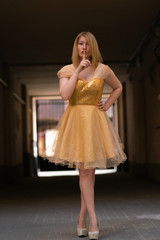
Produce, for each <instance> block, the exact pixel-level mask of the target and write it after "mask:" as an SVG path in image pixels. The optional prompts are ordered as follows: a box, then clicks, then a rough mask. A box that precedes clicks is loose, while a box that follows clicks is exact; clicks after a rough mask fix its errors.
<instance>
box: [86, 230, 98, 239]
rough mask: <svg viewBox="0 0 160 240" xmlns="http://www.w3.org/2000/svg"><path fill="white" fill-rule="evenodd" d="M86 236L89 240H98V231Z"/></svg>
mask: <svg viewBox="0 0 160 240" xmlns="http://www.w3.org/2000/svg"><path fill="white" fill-rule="evenodd" d="M88 236H89V239H90V240H98V238H99V231H97V232H89V233H88Z"/></svg>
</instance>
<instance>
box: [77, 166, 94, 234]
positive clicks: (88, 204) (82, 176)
mask: <svg viewBox="0 0 160 240" xmlns="http://www.w3.org/2000/svg"><path fill="white" fill-rule="evenodd" d="M79 180H80V190H81V194H82V197H81V199H82V202H81V204H82V207H83V210H85V211H83V214H86V210H87V211H88V214H89V220H90V228H89V231H91V232H94V231H97V230H98V228H97V216H96V212H95V205H94V183H95V169H79ZM80 213H81V212H80Z"/></svg>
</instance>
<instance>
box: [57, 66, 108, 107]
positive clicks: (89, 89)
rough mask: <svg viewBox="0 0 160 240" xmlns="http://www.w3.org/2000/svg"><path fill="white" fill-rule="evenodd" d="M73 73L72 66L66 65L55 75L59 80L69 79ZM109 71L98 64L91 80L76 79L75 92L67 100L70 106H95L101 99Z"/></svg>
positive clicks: (106, 67)
mask: <svg viewBox="0 0 160 240" xmlns="http://www.w3.org/2000/svg"><path fill="white" fill-rule="evenodd" d="M74 71H75V68H74V67H73V65H71V64H70V65H66V66H64V67H63V68H61V69H60V71H59V72H58V73H57V76H58V77H59V78H68V79H69V78H71V76H72V75H73V73H74ZM110 71H111V70H110V69H109V67H108V66H107V65H104V64H102V63H99V64H98V66H97V68H96V69H95V72H94V74H93V75H92V78H91V79H89V80H84V79H83V78H80V77H78V81H77V83H76V87H75V90H74V92H73V94H72V96H71V98H70V99H69V104H70V105H72V106H73V105H97V103H98V101H99V100H100V99H101V97H102V92H103V86H104V80H105V79H107V78H108V76H109V72H110Z"/></svg>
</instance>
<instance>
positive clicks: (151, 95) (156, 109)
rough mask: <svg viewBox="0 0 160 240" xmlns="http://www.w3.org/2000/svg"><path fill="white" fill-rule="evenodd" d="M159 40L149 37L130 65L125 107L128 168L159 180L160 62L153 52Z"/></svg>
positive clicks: (140, 174)
mask: <svg viewBox="0 0 160 240" xmlns="http://www.w3.org/2000/svg"><path fill="white" fill-rule="evenodd" d="M158 41H159V39H158V38H157V37H155V36H152V39H151V40H150V41H149V42H148V44H147V45H146V46H143V51H141V52H140V53H139V56H136V59H134V61H133V62H132V64H131V66H130V68H129V72H130V82H128V83H126V95H127V98H126V105H128V106H127V107H126V108H127V136H128V137H127V139H128V155H129V162H130V171H132V172H134V173H136V174H138V175H139V176H146V177H149V178H152V179H154V180H158V181H160V175H159V171H160V147H159V146H160V62H159V61H158V60H157V58H156V56H155V54H154V49H155V47H156V46H157V44H158ZM137 61H138V62H137Z"/></svg>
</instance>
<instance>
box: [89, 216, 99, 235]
mask: <svg viewBox="0 0 160 240" xmlns="http://www.w3.org/2000/svg"><path fill="white" fill-rule="evenodd" d="M97 226H98V231H96V232H88V237H89V239H90V240H98V238H99V221H98V223H97Z"/></svg>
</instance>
